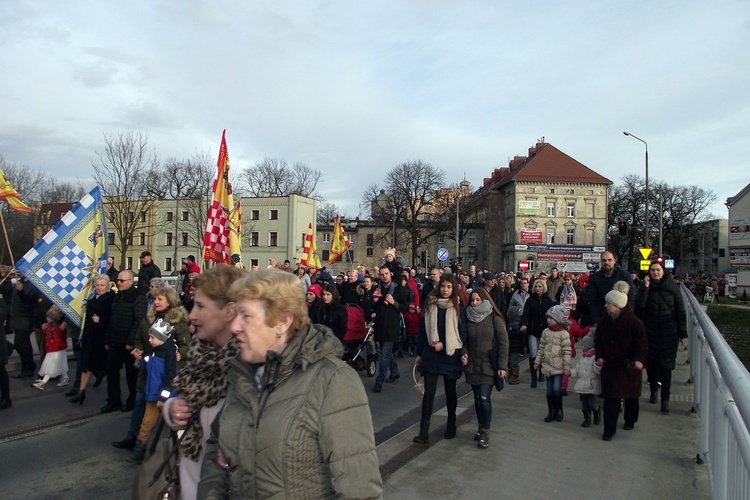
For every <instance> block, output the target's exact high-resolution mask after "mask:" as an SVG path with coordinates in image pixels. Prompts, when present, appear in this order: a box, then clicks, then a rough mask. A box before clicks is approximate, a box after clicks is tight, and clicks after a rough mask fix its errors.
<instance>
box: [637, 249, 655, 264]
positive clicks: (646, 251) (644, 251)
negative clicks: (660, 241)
mask: <svg viewBox="0 0 750 500" xmlns="http://www.w3.org/2000/svg"><path fill="white" fill-rule="evenodd" d="M652 250H653V249H651V248H639V249H638V251H639V252H641V255H642V256H643V258H644V259H648V257H649V255H651V251H652ZM642 268H643V262H641V269H642Z"/></svg>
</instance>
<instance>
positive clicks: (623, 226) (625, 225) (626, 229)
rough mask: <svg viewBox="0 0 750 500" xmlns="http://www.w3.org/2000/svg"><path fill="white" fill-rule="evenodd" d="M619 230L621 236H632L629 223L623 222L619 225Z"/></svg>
mask: <svg viewBox="0 0 750 500" xmlns="http://www.w3.org/2000/svg"><path fill="white" fill-rule="evenodd" d="M617 229H618V231H619V233H620V236H627V235H628V234H630V228H629V227H628V222H627V221H624V220H621V221H620V222H618V223H617Z"/></svg>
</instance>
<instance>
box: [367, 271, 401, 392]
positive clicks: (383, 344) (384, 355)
mask: <svg viewBox="0 0 750 500" xmlns="http://www.w3.org/2000/svg"><path fill="white" fill-rule="evenodd" d="M378 275H379V276H380V283H379V284H378V289H377V290H376V292H375V294H376V295H377V294H378V292H379V293H380V298H379V299H378V301H377V302H376V303H375V305H374V307H373V311H374V315H375V340H376V341H378V342H379V343H380V370H379V372H378V378H377V379H376V380H375V387H374V388H373V391H374V392H380V391H381V390H382V389H383V382H394V381H395V380H397V379H398V378H400V377H401V375H399V373H398V365H397V364H396V360H395V359H393V345H394V344H395V343H396V342H398V341H399V336H400V334H401V314H402V313H404V312H406V311H408V310H409V298H408V295H407V293H406V290H405V289H404V288H403V287H402V286H401V285H399V284H398V283H396V282H395V281H393V274H392V273H391V270H390V269H389V268H388V266H385V265H383V266H381V268H380V270H379V271H378ZM388 370H390V372H391V376H390V377H388V378H386V377H387V376H388Z"/></svg>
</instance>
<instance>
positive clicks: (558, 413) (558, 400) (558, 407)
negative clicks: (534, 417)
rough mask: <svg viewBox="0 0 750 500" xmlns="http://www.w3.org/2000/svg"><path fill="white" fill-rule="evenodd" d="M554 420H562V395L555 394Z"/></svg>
mask: <svg viewBox="0 0 750 500" xmlns="http://www.w3.org/2000/svg"><path fill="white" fill-rule="evenodd" d="M555 420H557V421H558V422H562V421H563V397H562V396H555Z"/></svg>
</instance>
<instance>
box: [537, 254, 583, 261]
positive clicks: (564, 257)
mask: <svg viewBox="0 0 750 500" xmlns="http://www.w3.org/2000/svg"><path fill="white" fill-rule="evenodd" d="M536 258H537V259H538V260H557V261H561V262H583V260H582V259H581V254H580V253H565V252H537V254H536Z"/></svg>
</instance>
